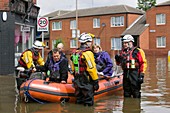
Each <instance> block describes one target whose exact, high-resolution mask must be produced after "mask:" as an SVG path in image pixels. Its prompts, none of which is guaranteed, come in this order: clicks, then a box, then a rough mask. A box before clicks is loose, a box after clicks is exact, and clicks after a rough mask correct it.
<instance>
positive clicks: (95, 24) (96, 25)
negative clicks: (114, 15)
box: [93, 18, 100, 28]
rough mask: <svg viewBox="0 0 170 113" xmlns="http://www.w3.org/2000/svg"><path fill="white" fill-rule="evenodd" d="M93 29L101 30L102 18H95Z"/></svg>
mask: <svg viewBox="0 0 170 113" xmlns="http://www.w3.org/2000/svg"><path fill="white" fill-rule="evenodd" d="M93 28H100V18H93Z"/></svg>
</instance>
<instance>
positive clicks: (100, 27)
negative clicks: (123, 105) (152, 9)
mask: <svg viewBox="0 0 170 113" xmlns="http://www.w3.org/2000/svg"><path fill="white" fill-rule="evenodd" d="M76 12H77V13H76ZM76 14H77V15H76ZM143 14H144V12H143V11H141V10H138V9H135V8H133V7H130V6H127V5H114V6H105V7H95V8H88V9H79V10H75V11H71V12H68V13H66V14H63V15H59V16H56V17H53V18H51V19H49V20H50V26H49V29H50V42H49V43H50V46H49V47H50V49H52V48H54V46H53V45H54V44H55V40H56V39H62V40H63V42H64V44H65V50H66V54H69V53H70V51H72V49H75V48H77V47H78V45H79V43H78V40H77V36H76V33H77V35H80V34H81V33H83V32H90V33H92V34H94V35H95V39H94V41H93V43H98V44H100V45H101V46H102V48H103V50H106V51H107V52H108V53H109V54H110V55H111V56H113V55H114V54H115V52H117V51H119V50H120V49H121V37H122V33H123V32H124V31H125V30H126V28H128V27H129V26H130V25H131V24H132V23H133V22H134V21H136V20H137V19H138V18H139V17H141V16H142V15H143Z"/></svg>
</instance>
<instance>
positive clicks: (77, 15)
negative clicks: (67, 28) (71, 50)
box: [76, 0, 78, 47]
mask: <svg viewBox="0 0 170 113" xmlns="http://www.w3.org/2000/svg"><path fill="white" fill-rule="evenodd" d="M76 45H77V47H78V10H77V0H76Z"/></svg>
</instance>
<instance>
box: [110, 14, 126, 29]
mask: <svg viewBox="0 0 170 113" xmlns="http://www.w3.org/2000/svg"><path fill="white" fill-rule="evenodd" d="M116 26H124V16H117V17H111V27H116Z"/></svg>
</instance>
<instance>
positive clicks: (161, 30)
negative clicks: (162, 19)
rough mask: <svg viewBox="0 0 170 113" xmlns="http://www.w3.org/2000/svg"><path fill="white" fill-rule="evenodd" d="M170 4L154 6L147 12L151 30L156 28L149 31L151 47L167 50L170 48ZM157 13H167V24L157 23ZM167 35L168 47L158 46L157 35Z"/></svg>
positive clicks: (147, 20)
mask: <svg viewBox="0 0 170 113" xmlns="http://www.w3.org/2000/svg"><path fill="white" fill-rule="evenodd" d="M169 9H170V6H163V7H153V8H151V9H150V10H148V11H147V13H146V18H147V19H146V22H147V23H148V24H149V28H150V29H149V30H152V31H153V30H155V32H150V33H149V45H150V46H149V48H150V49H153V50H154V49H158V50H160V51H164V50H165V51H166V50H167V49H170V39H169V37H170V32H169V26H170V10H169ZM156 14H166V24H165V25H156ZM158 36H165V37H166V47H165V48H157V47H156V37H158Z"/></svg>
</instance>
